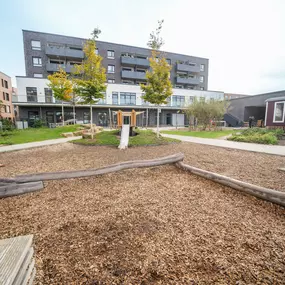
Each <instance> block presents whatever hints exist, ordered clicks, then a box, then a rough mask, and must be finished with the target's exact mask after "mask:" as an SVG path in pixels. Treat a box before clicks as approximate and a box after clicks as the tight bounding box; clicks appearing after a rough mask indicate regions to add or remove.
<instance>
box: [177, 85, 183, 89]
mask: <svg viewBox="0 0 285 285" xmlns="http://www.w3.org/2000/svg"><path fill="white" fill-rule="evenodd" d="M175 88H179V89H183V85H175Z"/></svg>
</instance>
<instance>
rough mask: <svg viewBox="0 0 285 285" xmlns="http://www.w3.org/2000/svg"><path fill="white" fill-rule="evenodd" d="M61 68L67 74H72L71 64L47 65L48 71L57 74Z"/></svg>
mask: <svg viewBox="0 0 285 285" xmlns="http://www.w3.org/2000/svg"><path fill="white" fill-rule="evenodd" d="M59 68H62V69H64V70H65V71H66V72H67V73H70V72H71V71H72V69H73V65H70V64H56V63H47V65H46V69H47V71H49V72H56V71H58V70H59Z"/></svg>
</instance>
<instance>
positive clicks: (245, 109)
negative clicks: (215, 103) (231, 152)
mask: <svg viewBox="0 0 285 285" xmlns="http://www.w3.org/2000/svg"><path fill="white" fill-rule="evenodd" d="M283 96H285V90H283V91H277V92H270V93H264V94H258V95H253V96H246V97H242V98H236V99H231V100H230V101H229V102H230V105H229V108H228V111H227V114H226V115H225V120H226V121H227V123H228V124H229V125H231V126H233V127H235V126H237V125H239V124H241V123H242V122H248V120H249V117H250V116H254V118H255V120H264V119H265V109H266V102H265V101H266V100H267V99H270V98H275V97H283Z"/></svg>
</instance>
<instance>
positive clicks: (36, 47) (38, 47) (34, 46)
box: [31, 41, 41, 50]
mask: <svg viewBox="0 0 285 285" xmlns="http://www.w3.org/2000/svg"><path fill="white" fill-rule="evenodd" d="M31 44H32V49H33V50H41V42H40V41H32V42H31Z"/></svg>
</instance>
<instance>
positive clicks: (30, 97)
mask: <svg viewBox="0 0 285 285" xmlns="http://www.w3.org/2000/svg"><path fill="white" fill-rule="evenodd" d="M26 93H27V102H38V96H37V87H26Z"/></svg>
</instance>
